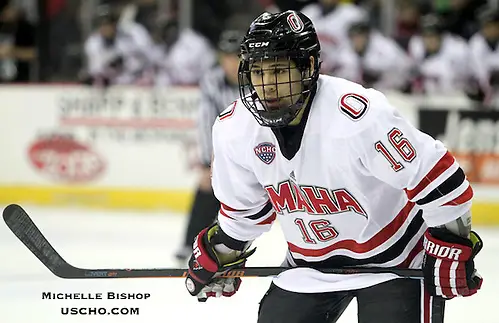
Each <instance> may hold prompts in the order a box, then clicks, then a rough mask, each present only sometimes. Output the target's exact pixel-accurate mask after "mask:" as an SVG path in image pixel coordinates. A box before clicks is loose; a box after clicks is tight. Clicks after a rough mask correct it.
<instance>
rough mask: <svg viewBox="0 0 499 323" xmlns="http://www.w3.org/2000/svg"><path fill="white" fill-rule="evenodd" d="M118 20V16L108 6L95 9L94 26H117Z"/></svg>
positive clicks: (104, 5)
mask: <svg viewBox="0 0 499 323" xmlns="http://www.w3.org/2000/svg"><path fill="white" fill-rule="evenodd" d="M119 19H120V16H119V14H118V13H117V12H116V10H115V9H114V8H112V7H111V6H110V5H107V4H103V5H100V6H98V7H97V10H96V14H95V24H96V25H97V26H101V25H104V24H113V25H115V24H117V23H118V21H119Z"/></svg>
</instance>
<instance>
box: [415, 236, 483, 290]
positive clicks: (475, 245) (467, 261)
mask: <svg viewBox="0 0 499 323" xmlns="http://www.w3.org/2000/svg"><path fill="white" fill-rule="evenodd" d="M482 246H483V243H482V240H481V239H480V237H479V236H478V234H476V233H475V232H473V231H472V232H471V234H470V238H469V239H466V238H463V237H460V236H458V235H455V234H453V233H452V232H450V231H448V230H447V229H443V228H429V229H428V230H427V231H426V233H425V235H424V249H425V255H424V258H423V274H424V283H425V287H426V290H427V291H428V292H429V293H430V295H433V296H442V297H443V298H446V299H451V298H454V297H456V296H465V297H466V296H471V295H473V294H475V293H476V292H477V291H478V290H479V289H480V287H481V286H482V281H483V279H482V277H480V275H479V274H478V273H477V271H476V270H475V263H474V261H473V259H474V258H475V256H476V255H477V254H478V253H479V252H480V250H481V249H482Z"/></svg>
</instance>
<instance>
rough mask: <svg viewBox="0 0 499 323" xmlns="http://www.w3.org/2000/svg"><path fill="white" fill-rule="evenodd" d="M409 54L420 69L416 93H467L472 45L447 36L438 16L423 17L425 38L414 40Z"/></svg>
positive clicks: (460, 39)
mask: <svg viewBox="0 0 499 323" xmlns="http://www.w3.org/2000/svg"><path fill="white" fill-rule="evenodd" d="M409 53H410V55H411V57H412V59H413V60H414V63H415V64H414V65H415V67H416V73H415V74H416V75H415V78H414V82H413V91H415V92H424V93H434V94H435V93H436V94H446V93H447V94H452V93H455V92H461V93H462V92H463V91H465V90H467V87H468V83H469V81H470V79H471V70H470V64H469V59H470V51H469V47H468V44H467V43H466V41H465V40H464V39H463V38H461V37H459V36H455V35H452V34H450V33H448V32H446V31H445V30H444V28H443V26H442V23H441V21H440V19H439V18H438V17H437V16H435V15H427V16H425V17H423V19H422V22H421V34H420V35H416V36H413V37H412V38H411V40H410V42H409Z"/></svg>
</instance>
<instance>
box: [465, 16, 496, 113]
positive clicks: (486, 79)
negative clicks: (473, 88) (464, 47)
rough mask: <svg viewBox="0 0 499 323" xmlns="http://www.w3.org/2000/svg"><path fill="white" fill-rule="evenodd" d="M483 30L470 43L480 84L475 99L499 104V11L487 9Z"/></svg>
mask: <svg viewBox="0 0 499 323" xmlns="http://www.w3.org/2000/svg"><path fill="white" fill-rule="evenodd" d="M480 23H481V29H480V31H479V32H477V33H476V34H475V35H473V37H471V39H470V41H469V46H470V51H471V69H472V71H473V74H474V75H473V76H474V78H475V80H476V81H477V82H478V84H479V91H477V95H475V97H474V99H477V100H480V101H484V102H485V103H486V104H493V105H498V102H499V90H498V89H499V49H498V47H499V46H498V45H499V10H497V9H495V8H487V9H485V10H484V11H483V12H482V13H481V14H480Z"/></svg>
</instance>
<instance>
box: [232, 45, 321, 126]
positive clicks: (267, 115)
mask: <svg viewBox="0 0 499 323" xmlns="http://www.w3.org/2000/svg"><path fill="white" fill-rule="evenodd" d="M252 54H253V55H251V57H248V56H246V57H245V55H244V54H243V55H242V58H243V59H242V60H241V62H240V65H239V94H240V96H241V101H242V102H243V104H244V105H245V107H246V108H247V109H248V110H249V111H250V112H251V113H252V114H253V116H254V117H255V119H256V120H257V122H258V123H259V124H260V125H262V126H268V127H285V126H287V125H288V124H289V123H290V122H291V121H293V119H295V118H296V116H297V115H298V113H299V111H300V109H301V108H302V107H303V104H304V103H305V101H306V99H307V97H308V96H309V95H310V92H311V90H312V88H313V87H314V85H315V84H316V82H317V79H318V77H319V63H318V62H317V59H316V61H315V62H314V66H313V70H312V67H311V65H310V56H313V55H308V53H306V52H304V51H295V52H293V51H286V52H284V51H283V52H276V53H273V55H272V56H269V55H268V54H267V53H264V54H263V53H262V54H261V55H255V53H252ZM245 58H246V59H245ZM280 58H284V59H285V60H282V59H280ZM314 58H317V56H314ZM264 60H265V61H267V62H268V61H271V60H273V61H274V62H275V64H272V65H274V67H270V68H266V69H263V61H264ZM286 61H287V64H286V63H285V62H286ZM291 62H294V63H295V64H296V67H292V66H291ZM254 64H260V67H259V68H258V67H256V68H254V66H253V65H254ZM286 65H287V66H286ZM293 68H296V69H298V71H299V72H300V78H299V79H294V80H293V79H292V75H291V72H292V69H293ZM264 73H271V74H273V75H274V77H275V82H269V83H265V82H264ZM283 73H288V77H287V79H286V81H284V82H282V81H281V82H279V80H278V75H279V74H283ZM257 77H260V78H261V79H259V80H258V81H256V78H257ZM267 82H268V81H267ZM284 84H285V85H287V86H289V89H288V90H287V91H285V92H286V93H285V94H282V92H283V91H282V86H283V85H284ZM296 84H299V85H300V86H294V85H296ZM257 87H258V88H259V92H260V93H262V94H263V97H259V95H258V94H257ZM268 87H274V89H275V92H274V93H272V94H271V95H267V91H266V88H268ZM279 88H281V94H280V93H279ZM297 89H299V92H297V91H296V90H297ZM272 101H274V102H275V101H277V102H283V101H285V102H288V103H287V105H285V106H279V107H271V106H270V104H271V103H270V102H272Z"/></svg>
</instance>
